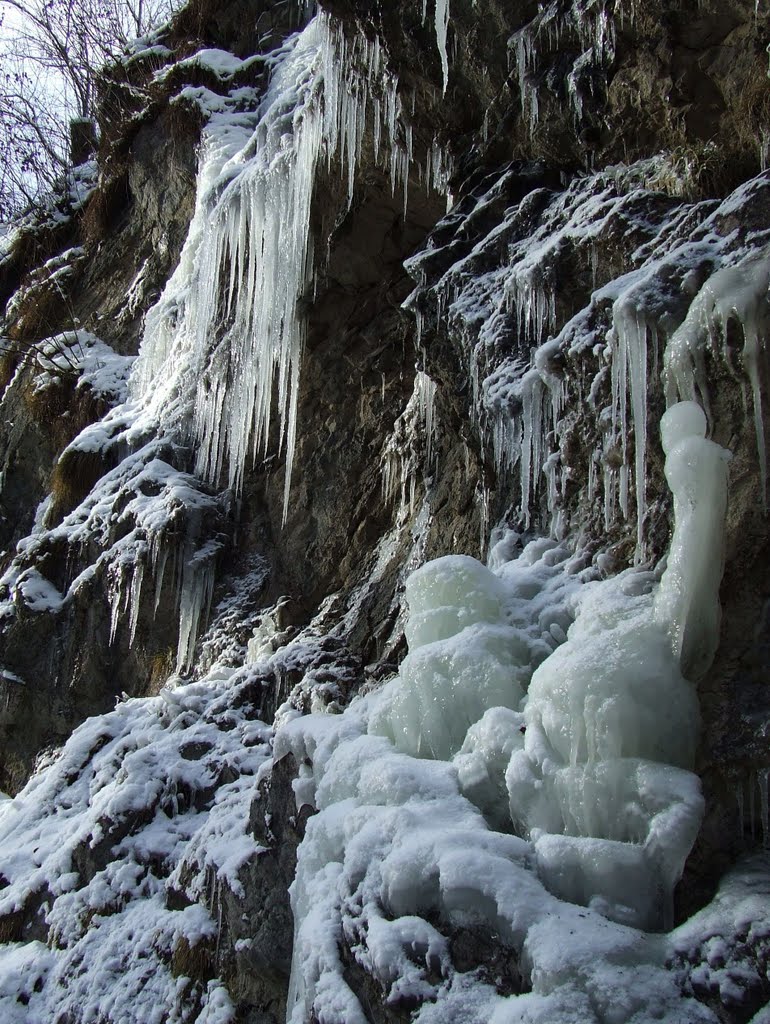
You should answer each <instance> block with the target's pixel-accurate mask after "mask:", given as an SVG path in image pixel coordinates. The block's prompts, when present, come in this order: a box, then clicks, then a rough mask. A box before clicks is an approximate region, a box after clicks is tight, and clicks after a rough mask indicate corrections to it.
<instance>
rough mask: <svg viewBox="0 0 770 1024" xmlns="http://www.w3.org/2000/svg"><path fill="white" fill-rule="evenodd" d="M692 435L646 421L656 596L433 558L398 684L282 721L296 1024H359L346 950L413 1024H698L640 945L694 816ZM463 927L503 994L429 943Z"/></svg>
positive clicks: (415, 598) (667, 950)
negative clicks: (657, 505)
mask: <svg viewBox="0 0 770 1024" xmlns="http://www.w3.org/2000/svg"><path fill="white" fill-rule="evenodd" d="M705 429H706V420H705V416H704V414H703V412H702V410H701V409H700V408H699V407H698V406H696V405H694V404H693V403H680V404H678V405H675V406H673V407H672V408H671V409H670V410H669V411H668V412H667V413H666V415H665V416H664V417H663V422H662V424H661V432H662V436H663V444H664V449H665V452H666V456H667V458H666V476H667V479H668V482H669V485H670V486H671V489H672V492H673V495H674V508H675V528H674V534H673V537H672V541H671V550H670V556H669V560H668V566H667V568H666V569H665V571H664V572H663V573H662V575H660V574H656V573H652V572H639V571H628V572H626V573H623V574H621V575H620V576H618V577H616V578H614V579H610V580H603V581H600V580H598V579H597V578H596V577H597V573H596V572H595V571H592V570H591V569H590V568H587V567H586V565H585V563H584V562H581V561H580V559H577V558H575V557H572V556H570V553H569V552H568V550H567V549H566V548H565V547H564V546H561V545H557V544H556V543H555V542H553V541H549V540H539V541H535V542H532V543H530V544H529V545H527V547H525V548H524V550H523V551H521V552H520V553H519V554H518V557H515V558H512V557H511V556H512V555H513V554H515V550H516V547H517V542H518V538H517V537H516V536H515V535H514V534H511V533H509V534H506V535H503V536H502V537H498V538H497V542H496V543H495V544H494V545H493V547H492V551H491V553H490V565H491V566H493V567H494V568H488V567H485V566H483V565H482V564H481V563H479V562H477V561H476V560H475V559H472V558H466V557H456V556H452V557H447V558H441V559H438V560H437V561H435V562H431V563H429V564H427V565H425V566H423V567H422V568H421V569H419V570H418V571H417V572H415V573H414V574H413V575H412V576H411V577H410V579H409V581H408V582H407V585H406V596H407V601H408V603H409V621H408V625H407V627H406V633H407V637H408V640H409V645H410V652H409V654H408V656H407V658H406V659H405V660H404V662H403V664H402V667H401V671H400V674H399V676H398V677H397V678H395V679H393V680H391V681H390V682H389V683H388V684H386V686H384V687H383V688H382V689H381V690H380V691H379V692H376V693H373V694H369V695H367V696H365V697H362V698H359V699H358V700H355V701H354V702H353V704H352V705H351V706H350V708H349V709H347V710H346V711H345V712H344V713H343V714H342V715H328V714H317V715H309V716H300V715H298V714H297V713H294V714H289V715H288V716H287V717H286V718H285V719H284V724H283V726H282V727H281V728H280V729H279V731H278V734H277V736H276V742H275V756H276V757H277V758H280V757H282V756H284V755H285V754H286V753H289V752H290V753H292V754H293V756H294V758H295V759H296V761H297V763H298V765H300V769H299V772H300V777H299V779H298V780H297V783H296V784H295V794H296V797H297V803H298V805H301V804H303V803H310V804H312V805H314V806H315V807H316V808H317V809H318V811H319V813H318V814H317V815H315V816H314V817H313V818H312V819H311V820H310V822H309V824H308V829H307V834H306V838H305V840H304V842H303V844H302V846H301V847H300V850H299V861H298V869H297V876H296V880H295V882H294V885H293V887H292V905H293V910H294V915H295V928H296V932H295V950H294V966H293V974H292V986H291V992H290V1011H289V1018H290V1020H291V1021H292V1024H299V1022H300V1021H302V1020H305V1019H307V1017H308V1016H309V1015H311V1014H313V1013H315V1015H316V1017H317V1018H318V1019H323V1017H324V1013H325V1012H326V1011H327V1010H328V1012H329V1013H330V1014H331V1013H332V1011H333V1012H334V1013H336V1014H337V1015H338V1016H339V1013H340V1012H343V1011H344V1012H343V1016H344V1019H345V1020H346V1021H350V1022H357V1021H359V1020H360V1021H364V1020H365V1019H366V1018H365V1015H364V1013H363V1010H362V1008H361V1006H360V1004H359V1002H358V999H357V998H356V996H355V994H354V992H353V990H352V989H351V988H350V987H349V985H348V983H347V979H346V969H345V966H344V962H345V961H344V955H343V952H342V951H343V950H344V949H347V951H348V953H349V955H351V956H353V957H354V958H355V960H356V961H357V962H358V963H359V964H361V965H363V966H364V967H365V969H366V970H368V971H369V973H370V974H371V975H372V976H373V977H374V978H375V980H377V981H379V983H380V984H381V986H382V988H383V992H384V993H385V997H386V1001H388V1002H393V1003H397V1002H398V1001H399V999H402V998H411V999H416V1000H418V1002H421V1003H422V1006H421V1009H420V1011H419V1013H418V1014H417V1016H416V1017H414V1018H413V1019H415V1020H419V1021H420V1022H422V1024H429V1022H431V1021H435V1020H438V1019H439V1018H440V1019H442V1020H443V1019H447V1015H448V1016H449V1017H450V1019H457V1020H463V1021H469V1022H470V1021H478V1022H482V1021H484V1022H487V1021H491V1020H494V1021H500V1022H502V1021H524V1020H526V1021H528V1022H534V1021H542V1022H546V1021H547V1022H548V1024H567V1022H571V1021H575V1020H577V1019H580V1021H581V1024H585V1022H601V1024H608V1022H612V1024H623V1022H631V1021H634V1022H635V1024H641V1022H643V1021H644V1022H647V1021H651V1020H664V1021H667V1022H669V1024H673V1022H679V1021H681V1022H685V1021H687V1022H688V1024H694V1022H696V1021H714V1020H715V1018H714V1017H713V1015H712V1013H711V1011H710V1010H708V1009H707V1008H705V1007H703V1006H701V1005H700V1004H698V1003H695V1002H694V1001H693V1000H691V999H686V998H684V997H683V996H682V993H681V990H680V989H679V987H678V983H677V981H676V980H675V976H674V975H673V974H672V973H671V972H670V971H669V970H667V969H666V966H665V965H666V962H667V959H668V958H669V957H670V955H671V953H672V950H671V947H670V944H669V940H668V939H667V938H666V937H665V936H663V935H659V936H653V935H648V934H645V932H649V931H655V930H658V929H660V928H661V927H663V926H666V925H668V923H669V921H670V907H671V897H672V892H673V887H674V885H675V883H676V881H677V880H678V878H679V877H680V875H681V872H682V869H683V866H684V862H685V858H686V857H687V854H688V853H689V851H690V848H691V846H692V843H693V842H694V840H695V837H696V835H697V831H698V828H699V825H700V821H701V816H702V811H703V801H702V796H701V792H700V784H699V780H698V778H697V776H695V775H694V774H693V773H692V771H691V770H690V769H691V768H692V764H693V758H694V751H695V744H696V741H697V730H698V704H697V697H696V694H695V690H694V686H693V682H692V681H691V680H692V679H694V678H695V677H697V676H698V675H699V674H700V673H702V672H703V671H704V670H705V669H706V668H707V666H708V664H709V663H710V660H711V658H712V657H713V653H714V650H715V649H716V643H717V640H718V623H719V605H718V587H719V582H720V579H721V550H722V530H723V520H724V510H725V504H726V487H727V469H726V467H727V460H728V459H729V453H728V452H726V451H725V450H724V449H722V448H720V447H719V446H718V445H716V444H714V443H713V442H711V441H708V440H706V439H705V436H704V435H705ZM573 620H574V621H573ZM493 830H495V831H493ZM512 831H515V832H518V833H519V834H518V835H511V834H510V833H511V832H512ZM425 917H428V918H429V920H430V921H431V925H430V928H429V932H430V933H429V934H428V933H427V932H426V921H425ZM437 922H438V928H439V930H438V931H436V924H437ZM479 923H482V924H483V926H484V927H486V928H491V929H493V930H494V932H495V933H496V934H497V936H498V937H499V940H500V942H502V943H503V944H505V945H506V946H510V947H511V948H512V950H513V951H514V953H513V955H514V956H515V957H516V958H517V963H518V965H519V970H520V971H521V979H522V980H521V986H522V987H521V991H519V992H518V993H517V994H514V995H510V994H501V993H499V992H497V991H495V989H494V988H493V987H491V986H490V985H483V984H481V983H480V982H479V980H478V979H475V980H473V981H471V980H470V979H469V976H468V975H463V974H461V973H460V972H459V971H457V970H456V968H455V967H454V966H453V964H452V961H451V957H448V956H447V955H446V952H447V946H446V944H445V943H444V942H442V929H457V928H463V927H467V926H471V927H473V926H475V925H478V924H479ZM565 934H570V935H571V936H572V939H571V940H570V942H569V943H565V942H564V935H565ZM410 950H411V954H410V953H409V951H410ZM431 950H432V953H431ZM420 951H422V952H420ZM404 955H406V956H407V958H408V959H409V961H410V963H411V964H412V968H411V969H410V971H409V972H407V975H403V974H401V975H399V972H398V970H397V969H396V968H395V967H394V966H393V965H394V964H395V963H396V962H400V959H403V956H404ZM396 977H400V978H401V980H402V981H403V985H401V984H400V982H399V984H398V985H396V984H395V983H394V981H393V979H394V978H396ZM427 1000H430V1001H427ZM412 1005H413V1004H412ZM453 1014H454V1015H455V1016H452V1015H453Z"/></svg>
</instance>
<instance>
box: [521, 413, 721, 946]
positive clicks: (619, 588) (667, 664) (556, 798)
mask: <svg viewBox="0 0 770 1024" xmlns="http://www.w3.org/2000/svg"><path fill="white" fill-rule="evenodd" d="M705 430H706V419H705V416H704V414H703V411H702V409H700V407H699V406H697V405H695V404H694V403H692V402H683V403H679V404H677V405H675V406H673V407H672V408H671V409H669V410H668V412H667V413H666V414H665V416H664V417H663V420H662V423H661V433H662V437H663V445H664V449H665V451H666V456H667V457H666V478H667V480H668V482H669V485H670V487H671V490H672V492H673V495H674V512H675V527H674V535H673V538H672V541H671V549H670V555H669V563H668V567H667V569H666V571H665V572H664V574H663V577H662V579H661V581H660V583H659V585H657V586H655V585H651V584H652V581H651V580H650V578H649V577H650V574H644V573H641V574H640V573H627V574H624V575H623V576H621V577H619V578H618V579H616V580H610V581H607V582H604V583H599V584H594V585H592V586H590V587H589V588H588V593H587V596H586V597H585V598H584V599H583V601H582V602H581V605H580V610H579V615H578V618H577V620H576V621H575V623H574V624H573V626H572V627H571V629H570V632H569V638H568V640H567V642H566V643H565V644H563V645H562V646H561V647H559V648H557V650H556V651H555V652H554V653H553V654H552V655H551V656H550V657H549V658H548V659H547V660H546V661H545V662H544V663H543V665H541V666H540V668H538V669H537V670H536V671H535V673H534V675H533V677H532V683H531V685H530V688H529V693H528V696H527V700H526V706H525V709H524V713H525V720H526V733H525V739H524V747H523V749H522V750H520V751H518V752H516V753H514V755H513V757H512V758H511V762H510V765H509V768H508V772H507V783H508V789H509V793H510V806H511V815H512V817H513V819H514V822H517V823H518V824H519V825H520V827H522V828H523V829H524V830H525V831H526V832H527V833H528V834H529V835H530V836H531V838H532V839H533V840H534V843H535V849H536V853H537V858H538V866H539V871H540V875H541V877H542V878H543V880H544V881H545V883H546V884H547V885H548V887H549V888H550V889H551V890H552V891H553V892H554V893H555V894H556V895H559V896H561V897H562V898H565V899H568V900H570V901H572V902H576V903H584V904H591V905H594V906H596V907H598V908H599V909H601V910H602V912H604V913H606V915H607V916H609V917H612V918H614V919H616V920H619V921H623V922H625V923H629V924H634V925H637V926H641V927H645V928H656V927H660V926H662V925H666V924H668V923H670V914H671V909H670V906H671V896H672V892H673V887H674V885H675V884H676V882H677V880H678V878H679V877H680V875H681V872H682V870H683V867H684V862H685V859H686V857H687V854H688V853H689V851H690V849H691V847H692V844H693V842H694V841H695V837H696V835H697V831H698V828H699V825H700V819H701V816H702V798H701V796H700V789H699V783H698V779H697V778H696V776H694V775H693V774H692V773H691V771H690V769H691V768H692V765H693V761H694V755H695V744H696V740H697V730H698V704H697V697H696V694H695V690H694V688H693V686H692V684H691V682H690V681H689V680H690V679H694V678H697V677H698V676H699V675H702V674H703V672H705V671H706V669H707V668H708V666H709V665H710V663H711V660H712V658H713V656H714V653H715V651H716V647H717V644H718V639H719V637H718V629H719V604H718V591H719V584H720V581H721V576H722V557H721V553H722V544H723V540H722V537H723V529H724V516H725V509H726V495H727V460H728V459H729V453H728V452H727V451H725V449H723V448H721V447H720V446H719V445H716V444H714V443H713V442H711V441H708V440H706V439H705V437H704V435H705Z"/></svg>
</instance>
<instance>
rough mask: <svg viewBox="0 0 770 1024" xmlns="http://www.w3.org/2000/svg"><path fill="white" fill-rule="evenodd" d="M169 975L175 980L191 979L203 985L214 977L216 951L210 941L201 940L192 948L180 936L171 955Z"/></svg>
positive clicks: (187, 941) (186, 940)
mask: <svg viewBox="0 0 770 1024" xmlns="http://www.w3.org/2000/svg"><path fill="white" fill-rule="evenodd" d="M171 973H172V974H173V976H174V977H175V978H191V979H192V980H193V981H200V982H202V983H203V984H206V982H209V981H211V980H212V979H213V978H215V977H216V949H215V948H214V946H213V941H212V940H211V939H201V940H200V941H199V942H196V943H195V945H194V946H192V945H190V942H189V940H188V939H186V938H185V937H184V936H181V937H180V938H179V940H178V941H177V944H176V946H175V947H174V952H173V953H172V954H171Z"/></svg>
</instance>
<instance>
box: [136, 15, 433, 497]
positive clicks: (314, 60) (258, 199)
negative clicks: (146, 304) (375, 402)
mask: <svg viewBox="0 0 770 1024" xmlns="http://www.w3.org/2000/svg"><path fill="white" fill-rule="evenodd" d="M444 6H445V7H446V4H445V5H444ZM437 17H438V15H437ZM437 24H438V22H437ZM370 111H371V114H370ZM233 121H234V118H233V117H232V116H230V117H229V118H228V119H227V121H226V122H225V123H224V124H223V119H222V118H219V119H216V118H214V119H212V123H211V125H210V126H209V128H208V129H207V130H206V132H205V134H204V143H203V154H202V159H201V169H200V172H199V182H198V194H197V205H196V211H195V215H194V218H193V222H192V225H191V228H190V233H189V236H188V239H187V242H186V244H185V248H184V252H183V254H182V258H181V261H180V264H179V267H178V269H177V271H176V272H175V274H174V276H173V277H172V279H171V280H170V281H169V284H168V285H167V287H166V290H165V292H164V295H163V296H162V298H161V300H160V302H159V303H158V304H157V306H156V307H155V308H154V309H153V310H152V311H151V312H150V314H149V315H148V318H147V328H146V331H145V338H144V342H143V345H142V350H141V352H140V356H139V360H138V362H137V367H136V373H135V376H134V383H133V391H134V394H135V395H136V396H137V398H139V399H140V400H141V401H143V402H144V403H145V404H146V405H147V406H148V408H150V409H151V410H155V411H156V412H157V413H158V415H161V414H162V418H165V419H166V420H168V419H169V418H172V419H173V418H174V417H176V419H177V420H179V419H182V420H184V418H186V417H188V416H189V414H190V410H191V409H194V410H195V413H194V420H193V423H192V424H191V429H192V435H193V438H194V441H195V446H196V452H197V456H196V469H197V472H199V473H200V474H201V475H202V476H203V477H204V478H205V479H207V480H209V481H210V482H211V483H213V484H216V483H218V482H219V480H220V477H221V475H222V472H223V470H224V469H226V470H227V482H228V486H229V487H230V488H232V489H233V490H234V491H236V492H237V491H239V490H240V487H241V484H242V481H243V474H244V471H245V469H246V466H247V463H248V460H249V458H252V459H254V458H257V457H258V456H259V455H260V454H264V453H265V452H266V451H267V448H268V445H269V443H270V430H271V422H272V417H273V401H274V398H275V403H276V406H277V414H278V447H279V450H285V457H286V470H285V494H284V517H285V515H286V513H287V511H288V503H289V494H290V489H291V471H292V463H293V458H294V447H295V441H296V418H297V388H298V383H299V370H300V362H301V356H302V348H303V343H304V336H305V329H306V325H305V320H304V317H303V315H302V314H301V311H300V306H301V302H302V299H303V297H304V296H305V295H306V294H307V293H308V292H309V291H310V290H312V282H313V264H314V260H313V247H312V239H311V236H310V204H311V201H312V196H313V186H314V183H315V180H316V171H317V168H318V167H319V166H320V162H321V159H322V158H325V159H326V162H327V164H329V165H331V163H332V161H334V160H339V162H340V164H341V166H342V168H343V173H344V175H345V179H346V183H347V189H348V200H349V201H352V195H353V186H354V181H355V174H356V168H357V166H358V164H359V161H360V159H361V154H362V147H363V145H364V138H365V134H366V130H367V126H368V125H369V124H370V123H371V125H372V133H373V134H372V137H373V143H372V145H373V149H374V153H373V156H374V159H375V160H377V161H380V162H384V163H387V164H388V165H389V168H390V173H391V180H392V185H393V188H394V190H395V188H396V186H398V185H402V186H403V188H404V201H405V202H406V197H407V184H408V174H409V168H410V165H411V163H412V160H413V150H412V139H411V130H410V128H409V125H408V123H406V122H404V121H402V106H401V99H400V95H399V91H398V79H397V78H396V76H395V75H394V74H392V73H391V72H389V71H388V69H387V62H386V55H385V53H384V50H383V49H382V47H381V45H380V42H379V39H377V38H375V39H374V40H369V39H367V37H366V36H365V35H363V34H362V33H360V34H358V35H354V36H353V37H352V38H347V37H346V36H345V35H344V33H343V31H342V29H341V28H340V27H339V25H338V24H337V23H336V22H334V20H333V19H331V18H329V17H328V16H326V15H318V16H317V17H316V18H314V19H313V20H312V21H311V22H310V23H309V24H308V26H307V27H306V28H305V29H304V31H303V32H301V33H300V34H299V35H298V36H296V37H295V38H294V39H293V41H292V42H291V44H289V47H288V52H286V53H285V54H284V55H283V56H282V58H281V59H280V60H279V61H278V62H277V64H276V67H275V69H274V71H273V74H272V77H271V81H270V86H269V89H268V92H267V94H266V96H265V98H264V100H263V101H262V104H261V106H260V108H259V111H258V114H257V116H256V125H253V124H251V125H250V124H249V119H248V118H244V117H243V116H241V118H240V123H239V124H234V123H233ZM244 122H245V123H244ZM428 167H429V169H430V168H431V167H432V164H431V161H430V160H429V162H428ZM439 170H440V169H439ZM429 184H430V181H429ZM287 210H288V211H289V215H288V218H287V216H286V211H287ZM223 279H224V281H223ZM234 380H238V382H239V386H238V387H233V386H232V384H233V381H234ZM180 397H181V399H182V401H181V406H180V401H179V398H180ZM183 425H184V424H183Z"/></svg>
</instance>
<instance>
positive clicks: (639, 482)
mask: <svg viewBox="0 0 770 1024" xmlns="http://www.w3.org/2000/svg"><path fill="white" fill-rule="evenodd" d="M612 321H613V325H614V334H615V338H616V342H617V349H616V350H615V351H614V352H613V375H612V384H613V419H614V421H615V422H616V421H617V418H618V414H619V418H620V422H621V427H620V429H621V436H622V441H623V456H624V462H625V461H626V436H627V420H626V401H627V395H626V391H627V390H628V391H629V392H630V400H631V419H632V424H633V429H634V484H635V489H636V561H637V562H639V561H641V560H642V558H643V555H644V518H645V515H646V509H647V500H646V492H645V488H646V478H647V471H646V467H647V377H648V372H647V322H646V320H645V319H644V317H643V316H642V315H641V314H640V312H639V310H638V309H637V308H636V306H635V305H634V304H633V302H630V301H628V300H626V299H624V298H623V297H621V298H620V299H618V301H617V302H616V303H615V305H614V306H613V310H612ZM616 359H617V361H618V372H617V374H616V373H615V360H616ZM615 403H617V404H615ZM626 481H627V471H626ZM626 481H624V483H623V494H624V499H623V502H622V504H624V505H626V506H627V497H625V495H626V494H627V487H628V484H627V482H626ZM624 514H626V515H627V508H624Z"/></svg>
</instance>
